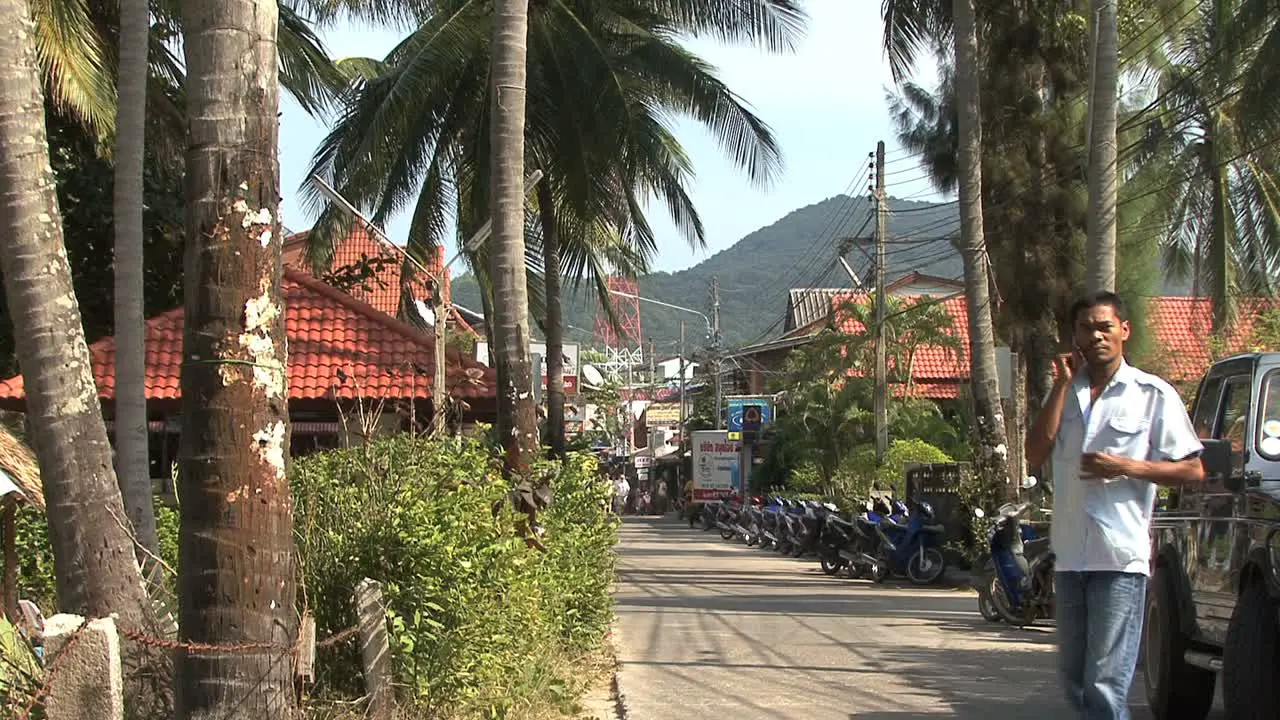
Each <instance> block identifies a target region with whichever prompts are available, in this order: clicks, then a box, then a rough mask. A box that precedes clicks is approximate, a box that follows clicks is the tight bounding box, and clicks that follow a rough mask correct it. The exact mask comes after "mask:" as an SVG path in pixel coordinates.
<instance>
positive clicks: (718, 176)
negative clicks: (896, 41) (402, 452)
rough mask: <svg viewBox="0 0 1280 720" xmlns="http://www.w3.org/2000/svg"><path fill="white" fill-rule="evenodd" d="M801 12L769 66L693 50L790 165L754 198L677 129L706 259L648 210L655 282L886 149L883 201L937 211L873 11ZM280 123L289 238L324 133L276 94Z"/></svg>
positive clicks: (367, 49) (851, 182)
mask: <svg viewBox="0 0 1280 720" xmlns="http://www.w3.org/2000/svg"><path fill="white" fill-rule="evenodd" d="M807 5H808V11H809V16H810V23H809V29H808V32H807V34H806V37H805V39H804V40H803V41H802V43H801V44H800V46H799V48H798V50H797V52H795V53H794V54H791V55H787V56H778V55H767V54H764V53H762V52H761V51H758V50H755V49H749V48H727V47H724V46H721V45H719V44H717V43H715V42H711V41H702V40H695V41H691V42H690V43H689V47H690V48H691V49H692V50H693V51H695V52H696V53H698V54H699V55H700V56H702V57H703V58H704V59H706V60H707V61H709V62H710V63H712V64H713V65H715V66H716V67H717V68H719V72H720V77H721V79H723V80H724V81H725V82H726V83H727V84H728V85H729V87H730V88H732V89H733V90H735V91H736V92H737V93H738V94H739V95H741V96H742V97H743V98H745V99H746V101H747V102H748V103H750V104H751V106H752V107H753V108H754V110H755V111H756V113H757V114H758V115H759V116H760V117H761V118H763V119H764V121H765V122H767V123H768V124H769V125H770V126H771V127H772V129H773V131H774V133H775V135H776V136H777V138H778V139H779V141H780V143H781V145H782V149H783V153H784V160H785V163H786V164H785V168H784V172H783V174H782V176H781V178H780V179H779V180H778V181H777V182H775V183H774V184H773V186H771V187H769V188H765V189H761V188H758V187H755V186H753V185H751V184H750V183H749V182H748V181H747V180H746V179H745V178H744V177H743V176H742V175H741V174H740V173H739V172H738V171H737V170H736V169H735V168H734V167H733V166H732V164H730V163H729V162H728V161H727V160H726V159H725V158H724V156H723V154H722V153H721V151H720V149H719V147H718V146H717V145H716V144H715V143H714V142H713V141H712V140H711V139H710V138H709V137H708V136H707V134H706V133H705V132H704V131H703V130H702V129H701V128H700V127H699V126H698V125H697V124H695V123H692V122H687V121H682V122H681V123H680V124H678V125H677V126H676V128H675V132H676V135H677V137H679V139H680V141H681V142H682V143H683V144H684V147H685V149H686V150H687V151H688V152H689V154H690V156H691V157H692V158H693V161H694V164H695V169H696V171H697V179H696V181H695V183H694V185H693V187H692V189H691V194H692V196H693V200H694V202H695V203H696V205H697V207H698V210H699V212H700V213H701V214H702V219H703V222H704V224H705V225H706V231H707V248H706V249H705V250H701V251H696V252H695V251H694V250H692V249H690V248H689V247H688V245H687V244H686V243H685V242H684V240H683V239H682V238H681V236H680V235H679V234H678V233H677V232H676V230H675V228H674V226H673V225H672V224H671V223H670V221H669V220H667V218H666V216H665V213H664V212H662V207H661V206H660V205H656V204H654V205H651V211H650V217H651V219H652V221H653V223H654V226H655V229H656V230H657V231H658V233H659V237H660V238H661V239H662V240H661V242H662V244H661V246H660V256H659V258H658V259H657V261H656V263H655V268H654V269H655V270H679V269H683V268H686V267H689V266H691V265H694V264H696V263H698V262H700V261H701V260H703V259H705V258H706V257H708V256H710V255H713V254H715V253H716V252H718V251H720V250H723V249H725V248H727V247H729V246H731V245H733V244H734V243H736V242H737V241H738V240H739V239H741V238H742V236H744V235H746V234H748V233H750V232H751V231H753V230H756V229H757V228H760V227H762V226H765V225H768V224H770V223H772V222H774V221H776V220H777V219H778V218H781V217H782V216H784V215H786V214H787V213H789V212H791V211H792V210H795V209H796V208H799V207H803V206H805V205H810V204H812V203H815V202H818V201H820V200H823V199H825V198H828V197H831V196H832V195H837V194H840V193H846V192H849V191H850V190H852V192H854V193H859V194H860V193H862V192H864V191H865V189H866V179H867V154H868V153H869V152H872V151H874V150H875V145H876V141H877V140H884V141H885V142H886V143H887V144H888V159H889V160H888V173H887V178H888V179H887V183H888V191H889V194H890V195H893V196H896V197H910V198H912V199H917V200H940V199H943V198H942V197H941V196H940V195H938V194H936V193H935V192H934V191H933V190H932V188H930V187H929V185H928V183H927V182H926V181H924V180H923V172H922V171H920V170H919V169H918V168H917V167H916V164H915V161H914V160H912V159H910V158H908V157H907V155H906V154H905V153H904V152H903V151H902V150H901V149H900V148H899V147H898V145H897V143H896V142H894V140H893V137H892V128H891V126H890V122H889V117H888V110H887V103H886V101H885V90H886V88H888V87H889V85H890V77H889V71H888V66H887V63H886V62H885V60H884V56H883V53H882V52H881V51H880V18H879V7H880V3H878V2H872V1H871V0H809V2H808V3H807ZM322 37H323V38H324V41H325V44H326V46H327V47H328V49H329V51H330V52H331V53H332V54H333V55H334V56H335V57H348V56H353V55H364V56H376V57H379V58H381V57H382V56H383V55H385V54H386V53H387V52H388V51H389V50H390V49H391V48H392V47H393V46H394V45H395V44H396V43H397V42H398V41H399V40H400V39H401V33H400V32H397V31H388V30H382V29H366V28H363V27H356V26H339V27H335V28H331V29H328V30H326V31H324V32H322ZM927 72H928V73H929V74H928V75H927V76H925V77H924V78H923V80H924V81H925V82H926V83H929V84H931V83H932V82H933V80H932V68H929V69H928V70H927ZM281 111H282V113H283V116H282V118H281V123H282V124H281V128H280V165H281V185H282V189H283V192H282V194H283V195H284V196H285V200H284V222H285V225H286V226H287V227H289V228H290V229H291V230H294V231H297V230H303V229H306V228H307V227H308V226H309V225H310V222H311V220H312V218H311V217H310V216H309V215H308V214H307V213H306V212H304V210H303V208H302V207H301V203H300V197H299V194H298V192H297V189H298V187H299V184H300V183H301V182H302V181H303V179H304V177H305V173H306V169H307V167H308V165H309V161H310V158H311V154H312V152H314V150H315V148H316V147H317V146H318V145H319V143H320V140H321V139H322V138H323V137H324V134H325V132H326V127H325V124H324V123H323V122H322V121H317V120H314V119H312V118H311V117H310V116H308V115H307V114H306V113H304V112H303V111H302V110H301V109H300V108H298V106H297V105H296V104H295V103H294V102H293V101H292V100H290V99H289V98H288V96H287V95H283V94H282V100H281ZM387 230H388V234H389V235H390V236H391V237H392V238H393V239H395V240H397V241H401V240H402V238H403V237H404V236H405V234H406V232H407V230H408V218H407V217H399V218H396V219H395V220H394V221H392V223H391V224H390V226H389V227H388V228H387Z"/></svg>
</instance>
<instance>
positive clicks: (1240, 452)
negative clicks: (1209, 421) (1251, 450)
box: [1215, 375, 1253, 473]
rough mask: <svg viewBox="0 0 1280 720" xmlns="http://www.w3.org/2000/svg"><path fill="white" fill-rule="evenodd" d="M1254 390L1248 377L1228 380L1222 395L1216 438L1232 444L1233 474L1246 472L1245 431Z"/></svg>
mask: <svg viewBox="0 0 1280 720" xmlns="http://www.w3.org/2000/svg"><path fill="white" fill-rule="evenodd" d="M1252 390H1253V385H1252V383H1251V382H1250V378H1249V376H1248V375H1236V376H1234V377H1232V378H1229V379H1228V380H1227V383H1226V386H1225V387H1224V388H1223V393H1222V416H1221V417H1220V418H1219V419H1218V432H1217V435H1215V437H1217V438H1220V439H1222V440H1227V441H1229V442H1230V443H1231V472H1232V473H1242V472H1244V431H1245V423H1246V422H1248V419H1249V395H1250V393H1251V391H1252Z"/></svg>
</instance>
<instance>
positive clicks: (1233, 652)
mask: <svg viewBox="0 0 1280 720" xmlns="http://www.w3.org/2000/svg"><path fill="white" fill-rule="evenodd" d="M1278 635H1280V627H1278V626H1277V621H1276V606H1275V603H1273V602H1272V601H1271V598H1270V597H1269V596H1268V595H1267V589H1266V587H1265V586H1264V585H1263V584H1262V583H1251V584H1250V585H1249V586H1248V587H1246V588H1245V589H1244V591H1243V592H1241V593H1240V598H1239V599H1238V600H1237V601H1236V609H1235V612H1233V613H1232V614H1231V623H1230V624H1229V625H1228V626H1227V642H1226V645H1225V646H1224V647H1223V652H1222V700H1223V704H1224V705H1226V710H1227V717H1228V718H1229V719H1230V720H1262V719H1263V718H1276V717H1280V664H1278V663H1280V652H1278V650H1280V648H1278V647H1277V640H1278V639H1280V638H1278V637H1277V636H1278Z"/></svg>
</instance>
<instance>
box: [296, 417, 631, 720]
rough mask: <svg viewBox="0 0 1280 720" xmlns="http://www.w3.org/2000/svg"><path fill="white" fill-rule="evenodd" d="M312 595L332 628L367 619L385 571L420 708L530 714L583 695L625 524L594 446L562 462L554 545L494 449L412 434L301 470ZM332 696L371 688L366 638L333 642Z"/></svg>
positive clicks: (394, 627)
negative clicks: (529, 521) (532, 521)
mask: <svg viewBox="0 0 1280 720" xmlns="http://www.w3.org/2000/svg"><path fill="white" fill-rule="evenodd" d="M291 484H292V486H293V489H294V498H295V505H296V510H295V528H296V532H297V534H298V548H299V563H300V572H301V581H302V585H301V587H300V600H301V601H302V602H303V604H304V605H306V606H307V607H309V608H310V609H311V611H312V612H313V613H314V615H315V618H316V625H317V636H318V637H320V638H323V637H326V636H327V635H329V634H331V633H333V632H337V631H339V630H341V629H343V628H346V627H349V626H351V625H352V624H354V622H355V617H354V612H353V609H352V607H351V602H350V597H351V594H352V591H353V590H354V588H355V586H356V585H357V584H358V583H359V582H360V580H361V579H362V578H364V577H371V578H374V579H377V580H380V581H382V583H383V587H384V591H385V597H386V601H387V606H388V615H389V621H390V628H391V635H392V639H393V651H394V654H395V671H396V676H397V677H396V680H397V683H398V685H399V686H400V687H401V688H402V691H401V695H402V699H403V700H405V701H406V703H408V704H410V705H412V706H413V707H414V709H415V710H416V712H417V713H418V714H419V716H427V717H439V716H449V717H474V716H484V717H507V716H527V715H529V714H530V712H529V708H531V707H535V706H539V705H546V704H555V703H562V704H563V703H567V702H569V701H571V700H572V698H573V695H574V694H575V692H576V690H577V689H578V683H579V681H578V679H577V678H575V675H574V663H575V661H577V660H578V659H579V657H580V656H581V655H584V654H586V653H589V652H591V651H594V650H596V649H598V648H599V647H600V643H601V640H602V639H603V637H604V634H605V632H606V630H607V627H608V623H609V620H610V617H611V607H610V596H609V584H610V582H611V581H612V578H613V564H612V563H613V560H612V557H613V556H612V546H613V543H614V541H615V539H616V530H615V527H614V525H613V522H612V521H611V520H610V519H609V516H608V514H607V512H606V505H607V499H608V493H609V489H608V486H607V484H606V483H604V482H602V481H598V480H597V479H596V476H595V463H594V461H593V460H592V459H590V458H589V457H580V456H573V457H572V458H571V459H570V460H569V461H567V462H566V463H565V464H564V467H562V468H559V470H558V472H556V473H555V480H554V482H553V490H554V493H555V495H554V497H555V499H554V501H553V503H552V505H551V506H550V507H549V508H548V509H547V510H546V511H545V512H544V513H543V515H542V516H541V519H540V522H542V523H543V525H544V527H545V533H544V535H543V537H542V541H543V543H544V544H545V546H546V552H540V551H538V550H536V549H531V548H530V547H528V545H527V544H526V542H525V541H524V540H523V539H521V538H520V537H518V536H517V534H516V531H515V527H516V517H515V515H514V514H513V513H512V511H511V509H510V503H509V502H508V500H507V497H508V491H509V488H508V486H507V484H506V483H505V482H504V480H503V479H502V476H501V473H500V472H499V467H498V465H497V463H496V461H495V460H494V458H493V456H492V455H491V453H490V451H489V450H488V449H487V447H486V446H485V445H483V444H482V443H481V442H479V441H477V440H457V439H453V438H448V439H443V440H439V441H426V440H420V439H415V438H412V437H409V436H400V437H393V438H386V439H379V440H377V441H376V442H374V443H373V444H371V445H368V446H364V447H357V448H350V449H345V450H337V451H332V452H327V453H322V454H318V455H313V456H309V457H306V458H302V459H300V460H299V461H298V462H297V463H295V465H294V473H293V481H292V483H291ZM317 675H318V677H317V681H318V688H319V692H320V694H321V695H330V696H346V697H355V696H359V695H362V694H363V691H362V690H361V685H362V683H361V680H360V665H359V659H358V654H357V650H356V648H355V643H347V644H345V645H342V646H338V647H335V648H333V649H328V650H322V651H321V655H320V656H319V658H318V667H317Z"/></svg>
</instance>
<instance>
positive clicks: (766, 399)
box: [727, 395, 773, 440]
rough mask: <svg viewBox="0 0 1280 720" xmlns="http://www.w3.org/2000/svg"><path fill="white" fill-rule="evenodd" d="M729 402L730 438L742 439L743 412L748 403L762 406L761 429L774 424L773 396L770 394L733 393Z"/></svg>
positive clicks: (728, 399)
mask: <svg viewBox="0 0 1280 720" xmlns="http://www.w3.org/2000/svg"><path fill="white" fill-rule="evenodd" d="M727 401H728V403H729V413H728V415H729V417H728V420H729V439H730V440H741V439H742V412H743V408H745V407H746V406H747V405H759V406H760V429H761V430H763V429H764V428H765V427H768V426H769V425H772V424H773V398H772V397H770V396H769V395H731V396H729V397H728V398H727Z"/></svg>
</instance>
